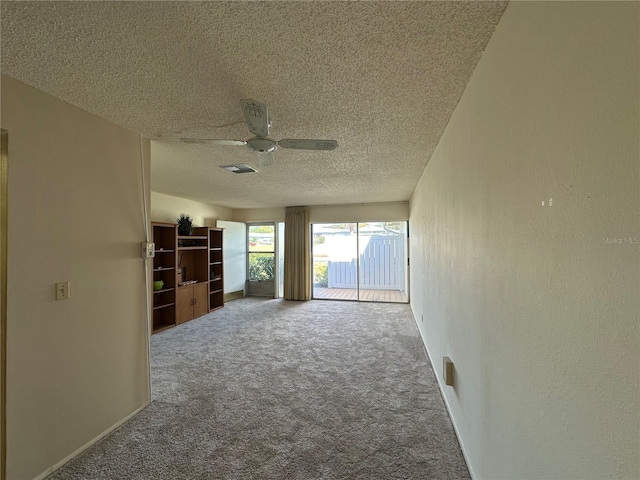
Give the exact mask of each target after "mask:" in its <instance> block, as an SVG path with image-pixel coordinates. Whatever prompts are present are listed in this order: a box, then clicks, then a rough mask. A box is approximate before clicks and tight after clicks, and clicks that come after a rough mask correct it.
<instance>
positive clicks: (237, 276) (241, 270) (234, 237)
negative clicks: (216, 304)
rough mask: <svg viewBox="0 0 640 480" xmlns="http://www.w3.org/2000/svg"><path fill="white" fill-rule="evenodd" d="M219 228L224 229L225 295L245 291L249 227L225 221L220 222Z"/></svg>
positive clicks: (218, 223)
mask: <svg viewBox="0 0 640 480" xmlns="http://www.w3.org/2000/svg"><path fill="white" fill-rule="evenodd" d="M217 226H218V227H220V228H224V232H223V235H222V254H223V261H224V293H232V292H238V291H240V290H242V291H244V287H245V282H246V281H247V226H246V225H245V224H244V223H241V222H225V221H218V222H217Z"/></svg>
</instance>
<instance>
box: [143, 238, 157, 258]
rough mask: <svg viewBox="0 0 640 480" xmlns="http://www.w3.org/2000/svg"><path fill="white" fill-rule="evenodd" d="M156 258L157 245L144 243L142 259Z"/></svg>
mask: <svg viewBox="0 0 640 480" xmlns="http://www.w3.org/2000/svg"><path fill="white" fill-rule="evenodd" d="M155 256H156V244H155V243H148V242H142V258H143V259H146V258H152V257H155Z"/></svg>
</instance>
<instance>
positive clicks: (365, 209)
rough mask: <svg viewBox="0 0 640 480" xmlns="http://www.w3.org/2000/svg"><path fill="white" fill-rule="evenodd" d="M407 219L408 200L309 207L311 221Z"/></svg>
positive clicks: (386, 220) (338, 221)
mask: <svg viewBox="0 0 640 480" xmlns="http://www.w3.org/2000/svg"><path fill="white" fill-rule="evenodd" d="M408 219H409V203H408V202H394V203H369V204H357V205H326V206H312V207H310V208H309V220H310V221H311V223H332V222H337V223H340V222H397V221H401V220H408Z"/></svg>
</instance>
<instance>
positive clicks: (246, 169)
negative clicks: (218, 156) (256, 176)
mask: <svg viewBox="0 0 640 480" xmlns="http://www.w3.org/2000/svg"><path fill="white" fill-rule="evenodd" d="M220 168H224V169H225V170H227V171H229V172H233V173H254V172H257V171H258V170H256V169H255V168H253V167H250V166H249V165H245V164H244V163H238V164H237V165H220Z"/></svg>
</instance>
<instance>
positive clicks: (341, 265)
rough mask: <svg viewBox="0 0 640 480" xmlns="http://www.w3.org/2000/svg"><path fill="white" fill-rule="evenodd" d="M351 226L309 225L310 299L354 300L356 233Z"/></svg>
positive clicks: (355, 287)
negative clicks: (311, 288)
mask: <svg viewBox="0 0 640 480" xmlns="http://www.w3.org/2000/svg"><path fill="white" fill-rule="evenodd" d="M357 230H358V227H357V224H355V223H315V224H313V225H312V231H311V233H312V255H313V298H325V299H334V300H357V299H358V234H357Z"/></svg>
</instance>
